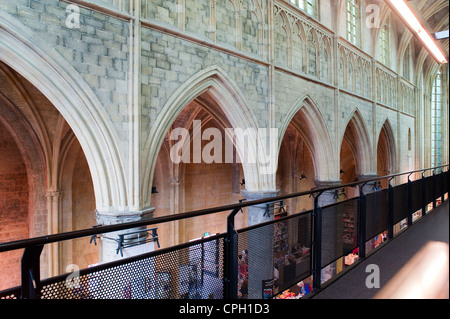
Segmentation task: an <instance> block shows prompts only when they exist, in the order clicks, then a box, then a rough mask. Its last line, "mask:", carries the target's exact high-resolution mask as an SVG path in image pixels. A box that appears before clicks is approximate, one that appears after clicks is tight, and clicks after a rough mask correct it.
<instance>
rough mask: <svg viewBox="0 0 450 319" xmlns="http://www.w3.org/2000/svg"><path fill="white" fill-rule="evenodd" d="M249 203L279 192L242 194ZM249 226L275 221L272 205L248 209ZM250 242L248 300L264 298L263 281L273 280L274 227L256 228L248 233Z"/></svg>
mask: <svg viewBox="0 0 450 319" xmlns="http://www.w3.org/2000/svg"><path fill="white" fill-rule="evenodd" d="M242 193H243V195H244V196H245V198H246V199H247V201H252V200H258V199H262V198H267V197H274V196H276V195H277V194H278V192H277V191H272V192H247V191H243V192H242ZM247 215H248V226H252V225H256V224H259V223H263V222H266V221H269V220H273V218H274V212H273V205H272V209H271V207H270V205H267V204H262V205H255V206H249V207H248V208H247ZM247 236H248V237H247V240H248V298H249V299H261V298H262V292H263V291H262V283H263V280H270V279H273V267H274V259H273V240H274V226H273V225H272V224H271V225H268V226H264V227H260V228H255V229H253V230H250V231H249V232H248V233H247Z"/></svg>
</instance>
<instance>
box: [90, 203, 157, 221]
mask: <svg viewBox="0 0 450 319" xmlns="http://www.w3.org/2000/svg"><path fill="white" fill-rule="evenodd" d="M154 211H155V208H154V207H150V208H147V209H145V210H141V211H136V212H130V211H122V212H108V213H100V212H99V211H95V219H96V221H97V223H98V224H99V225H114V224H121V223H128V222H134V221H139V220H143V219H151V218H153V212H154Z"/></svg>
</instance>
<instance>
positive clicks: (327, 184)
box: [314, 179, 342, 188]
mask: <svg viewBox="0 0 450 319" xmlns="http://www.w3.org/2000/svg"><path fill="white" fill-rule="evenodd" d="M314 184H316V186H317V188H324V187H332V186H339V185H341V184H342V181H341V180H330V181H319V180H317V179H315V180H314Z"/></svg>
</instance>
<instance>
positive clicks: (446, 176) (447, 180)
mask: <svg viewBox="0 0 450 319" xmlns="http://www.w3.org/2000/svg"><path fill="white" fill-rule="evenodd" d="M443 175H444V177H443V179H444V189H443V192H444V193H448V191H449V185H450V176H449V175H450V173H449V172H448V171H447V172H445V173H444V174H443Z"/></svg>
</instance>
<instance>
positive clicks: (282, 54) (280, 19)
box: [274, 10, 292, 66]
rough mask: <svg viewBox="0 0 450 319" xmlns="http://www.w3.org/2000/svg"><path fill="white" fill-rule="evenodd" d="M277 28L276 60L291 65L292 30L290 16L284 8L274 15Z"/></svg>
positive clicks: (281, 63)
mask: <svg viewBox="0 0 450 319" xmlns="http://www.w3.org/2000/svg"><path fill="white" fill-rule="evenodd" d="M274 28H275V34H276V36H275V44H276V46H275V61H276V63H278V64H280V65H285V66H291V65H292V63H291V61H292V44H291V43H292V30H291V24H290V21H289V18H288V17H287V15H286V13H285V12H284V11H283V10H280V11H279V12H278V13H277V14H276V15H275V17H274Z"/></svg>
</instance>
